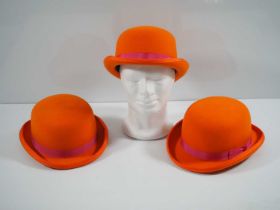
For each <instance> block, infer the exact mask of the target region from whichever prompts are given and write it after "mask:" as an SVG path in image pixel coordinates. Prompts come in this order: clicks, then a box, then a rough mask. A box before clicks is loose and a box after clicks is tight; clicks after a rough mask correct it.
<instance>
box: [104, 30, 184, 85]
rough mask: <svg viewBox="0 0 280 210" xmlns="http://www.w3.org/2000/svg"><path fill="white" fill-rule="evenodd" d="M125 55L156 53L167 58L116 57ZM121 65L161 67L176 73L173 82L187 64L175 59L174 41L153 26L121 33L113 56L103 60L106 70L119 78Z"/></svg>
mask: <svg viewBox="0 0 280 210" xmlns="http://www.w3.org/2000/svg"><path fill="white" fill-rule="evenodd" d="M126 53H158V54H164V55H167V56H169V57H170V58H166V59H128V58H120V57H118V56H119V55H121V54H126ZM122 64H142V65H163V66H168V67H170V68H172V69H174V70H175V71H176V75H175V80H178V79H180V78H181V77H182V76H184V74H185V73H186V72H187V70H188V68H189V64H188V62H187V61H186V60H184V59H181V58H177V49H176V40H175V38H174V36H173V35H172V34H171V33H170V32H168V31H167V30H165V29H162V28H159V27H154V26H138V27H134V28H129V29H127V30H125V31H124V32H122V33H121V35H120V36H119V38H118V41H117V44H116V51H115V56H107V57H106V58H105V59H104V65H105V67H106V69H107V70H108V71H109V72H110V73H111V74H113V75H114V76H116V77H117V78H120V73H119V71H118V69H117V68H118V67H119V66H120V65H122Z"/></svg>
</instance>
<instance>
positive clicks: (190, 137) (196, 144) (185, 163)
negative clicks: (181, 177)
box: [167, 96, 264, 173]
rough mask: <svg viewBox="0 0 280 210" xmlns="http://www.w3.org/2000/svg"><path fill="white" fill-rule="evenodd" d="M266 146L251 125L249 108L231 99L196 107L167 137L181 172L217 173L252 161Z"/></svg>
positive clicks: (203, 102) (218, 98)
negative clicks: (256, 152) (259, 150)
mask: <svg viewBox="0 0 280 210" xmlns="http://www.w3.org/2000/svg"><path fill="white" fill-rule="evenodd" d="M263 142H264V133H263V132H262V131H261V129H259V128H258V127H257V126H255V125H253V124H251V117H250V112H249V110H248V108H247V107H246V106H245V105H244V104H243V103H241V102H240V101H238V100H236V99H233V98H229V97H222V96H216V97H207V98H204V99H200V100H198V101H196V102H195V103H193V104H192V105H191V106H190V107H189V108H188V110H187V111H186V113H185V116H184V118H183V120H181V121H179V122H178V123H177V124H176V125H175V126H174V127H173V128H172V129H171V131H170V133H169V135H168V137H167V150H168V153H169V156H170V158H171V160H172V161H173V162H174V163H175V164H176V165H178V166H179V167H181V168H184V169H187V170H190V171H193V172H198V173H213V172H217V171H221V170H225V169H227V168H230V167H232V166H234V165H236V164H238V163H240V162H242V161H244V160H246V159H247V158H248V157H250V156H251V155H252V154H253V153H254V152H255V151H256V150H257V149H258V148H259V147H260V146H261V145H262V143H263Z"/></svg>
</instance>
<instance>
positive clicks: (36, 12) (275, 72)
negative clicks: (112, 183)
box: [0, 0, 280, 103]
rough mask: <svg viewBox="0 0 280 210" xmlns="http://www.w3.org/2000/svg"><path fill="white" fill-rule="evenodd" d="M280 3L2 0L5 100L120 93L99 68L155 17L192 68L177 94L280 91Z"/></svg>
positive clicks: (108, 97)
mask: <svg viewBox="0 0 280 210" xmlns="http://www.w3.org/2000/svg"><path fill="white" fill-rule="evenodd" d="M279 2H280V1H277V0H275V1H272V0H267V1H263V0H250V1H249V0H231V1H230V0H185V1H179V0H170V1H167V0H161V1H159V0H158V1H152V0H141V1H132V0H122V1H116V0H107V1H105V0H91V1H74V0H65V1H62V0H61V1H39V0H25V1H21V0H10V1H9V0H7V1H3V0H0V103H32V102H35V101H37V100H38V99H40V98H42V97H45V96H47V95H50V94H54V93H62V92H66V93H73V94H78V95H80V96H82V97H84V98H85V99H87V100H88V101H90V102H102V101H124V100H125V94H124V92H123V91H122V86H121V84H120V81H118V80H117V79H115V78H113V77H112V76H111V75H110V74H109V73H107V71H106V70H105V69H104V67H103V58H104V57H105V56H106V55H109V54H114V47H115V42H116V39H117V37H118V35H119V34H120V32H121V31H122V30H124V29H125V28H127V27H131V26H136V25H156V26H161V27H165V28H167V29H168V30H170V31H171V32H172V33H173V34H174V35H175V36H176V38H177V47H178V52H179V56H180V57H183V58H186V59H187V60H188V61H189V62H190V65H191V67H190V70H189V72H188V74H187V75H186V76H185V77H184V78H183V79H181V80H180V81H178V82H177V83H176V85H175V87H174V89H173V92H172V97H171V99H173V100H187V99H193V98H200V97H204V96H207V95H228V96H233V97H238V98H276V97H280V91H279V90H280V64H279V63H280V61H279V60H280V59H279V55H280V44H279V43H280V42H279V37H280V27H279V25H280V21H279V20H280V13H279V9H280V3H279Z"/></svg>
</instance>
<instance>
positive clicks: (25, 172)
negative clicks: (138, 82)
mask: <svg viewBox="0 0 280 210" xmlns="http://www.w3.org/2000/svg"><path fill="white" fill-rule="evenodd" d="M243 101H244V102H245V104H246V105H247V106H248V108H249V109H250V111H251V116H252V121H253V123H254V124H256V125H258V126H259V127H260V128H262V129H263V131H264V133H265V136H266V139H265V142H264V144H263V146H262V147H261V148H260V149H259V150H258V151H257V152H256V153H255V154H254V155H253V156H252V157H251V158H249V159H248V160H247V161H245V162H243V163H242V164H240V165H238V166H236V167H234V168H232V169H230V170H228V171H225V172H223V173H218V174H214V175H203V174H195V173H191V172H188V171H185V170H183V169H181V168H178V167H177V166H175V165H174V164H173V163H172V162H171V161H170V160H169V157H168V155H167V151H166V149H165V140H164V139H163V140H158V141H135V140H131V139H129V138H127V137H126V136H124V135H123V134H122V131H121V122H122V119H123V117H125V115H126V111H127V109H126V103H95V104H92V107H93V109H94V111H95V113H96V114H97V115H99V116H100V117H102V118H103V119H104V121H105V123H106V124H107V125H108V127H109V135H110V139H109V145H108V147H107V149H106V150H105V152H104V153H103V155H102V156H101V157H100V158H99V159H98V160H96V161H95V162H93V163H91V164H89V165H87V166H84V167H81V168H77V169H72V170H65V171H60V170H52V169H49V168H47V167H45V166H43V165H40V164H39V163H38V162H36V161H35V160H33V159H32V158H31V157H30V156H29V155H28V154H27V153H26V152H25V151H24V149H23V148H22V146H21V144H20V142H19V139H18V132H19V129H20V127H21V125H22V124H23V123H24V122H25V121H27V120H28V119H29V117H30V112H31V109H32V106H33V105H32V104H1V105H0V142H1V144H0V209H1V210H2V209H3V210H9V209H17V210H18V209H28V210H33V209H34V210H40V209H48V210H49V209H59V210H63V209H67V210H71V209H79V210H84V209H96V210H103V209H121V210H126V209H139V210H144V209H145V210H146V209H151V210H157V209H160V210H163V209H170V210H171V209H172V210H179V209H215V210H216V209H234V210H236V209H242V210H243V209H254V210H255V209H269V210H272V209H280V111H279V109H280V99H255V100H243ZM191 103H192V102H191V101H181V102H169V104H168V117H169V119H170V122H171V123H175V122H176V121H178V120H179V119H180V118H182V117H183V114H184V112H185V110H186V108H187V107H188V106H189V105H190V104H191Z"/></svg>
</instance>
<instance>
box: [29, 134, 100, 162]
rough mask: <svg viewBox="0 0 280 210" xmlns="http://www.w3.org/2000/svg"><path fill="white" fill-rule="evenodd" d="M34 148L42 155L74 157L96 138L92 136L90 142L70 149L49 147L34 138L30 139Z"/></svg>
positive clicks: (81, 152) (92, 143)
mask: <svg viewBox="0 0 280 210" xmlns="http://www.w3.org/2000/svg"><path fill="white" fill-rule="evenodd" d="M31 141H32V144H33V146H34V148H35V149H36V150H37V151H38V152H40V153H41V154H42V155H45V156H47V157H51V158H68V157H75V156H78V155H81V154H83V153H84V152H86V151H88V150H89V149H90V148H92V146H94V145H95V144H96V138H93V139H92V140H91V141H90V142H88V143H86V144H84V145H82V146H80V147H78V148H75V149H71V150H58V149H50V148H47V147H45V146H43V145H42V144H40V143H38V141H36V140H35V139H33V138H32V139H31Z"/></svg>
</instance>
